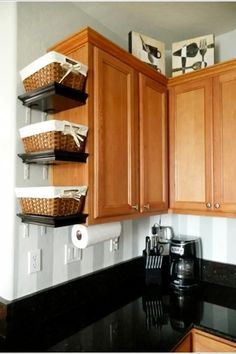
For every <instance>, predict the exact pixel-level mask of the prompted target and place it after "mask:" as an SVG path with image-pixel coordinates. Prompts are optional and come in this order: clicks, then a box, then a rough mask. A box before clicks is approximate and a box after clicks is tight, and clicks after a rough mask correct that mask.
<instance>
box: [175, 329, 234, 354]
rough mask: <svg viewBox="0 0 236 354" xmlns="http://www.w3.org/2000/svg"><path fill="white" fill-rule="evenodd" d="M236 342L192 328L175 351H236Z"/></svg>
mask: <svg viewBox="0 0 236 354" xmlns="http://www.w3.org/2000/svg"><path fill="white" fill-rule="evenodd" d="M235 351H236V343H235V342H232V341H230V340H227V339H224V338H222V337H219V336H215V335H213V334H210V333H207V332H205V331H202V330H198V329H195V328H194V329H192V330H191V331H190V332H189V333H188V334H187V335H186V336H185V338H183V340H181V341H180V343H179V344H178V345H177V346H176V347H175V348H174V352H189V353H195V352H198V353H202V352H214V353H217V352H235Z"/></svg>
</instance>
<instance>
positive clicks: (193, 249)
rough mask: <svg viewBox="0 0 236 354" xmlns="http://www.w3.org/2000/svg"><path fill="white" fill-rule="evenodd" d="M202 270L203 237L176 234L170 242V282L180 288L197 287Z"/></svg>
mask: <svg viewBox="0 0 236 354" xmlns="http://www.w3.org/2000/svg"><path fill="white" fill-rule="evenodd" d="M200 271H201V239H200V238H199V237H191V236H186V235H178V236H175V237H174V238H173V239H172V240H171V243H170V284H171V285H172V286H173V287H174V288H176V289H178V290H189V289H192V288H194V287H196V286H197V285H198V283H199V280H200Z"/></svg>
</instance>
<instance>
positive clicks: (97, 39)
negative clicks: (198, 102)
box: [48, 27, 168, 85]
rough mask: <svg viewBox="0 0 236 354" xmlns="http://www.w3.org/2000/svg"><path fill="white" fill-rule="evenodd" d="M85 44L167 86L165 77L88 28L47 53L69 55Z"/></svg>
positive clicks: (51, 48) (56, 45)
mask: <svg viewBox="0 0 236 354" xmlns="http://www.w3.org/2000/svg"><path fill="white" fill-rule="evenodd" d="M86 43H89V44H91V45H94V46H95V47H97V48H100V49H102V50H103V51H105V52H107V53H108V54H111V55H114V56H116V57H118V58H119V59H120V60H121V61H123V62H124V63H126V64H128V65H130V66H132V67H133V68H134V69H136V70H137V71H140V72H142V73H143V74H145V75H147V76H149V77H150V78H152V79H154V80H157V81H158V82H159V83H162V84H163V85H167V82H168V78H167V77H166V76H165V75H163V74H160V73H159V72H158V71H156V70H154V69H153V68H151V67H150V66H149V65H148V64H146V63H143V62H142V61H141V60H139V59H138V58H136V57H135V56H134V55H132V54H131V53H129V52H128V51H126V50H125V49H123V48H121V47H119V46H118V45H117V44H115V43H113V42H112V41H111V40H109V39H107V38H106V37H104V36H103V35H101V34H100V33H98V32H96V31H95V30H93V29H92V28H90V27H85V28H84V29H82V30H81V31H79V32H76V33H74V34H72V35H71V36H69V37H67V38H65V39H64V40H62V41H60V42H58V43H56V44H55V45H54V46H52V47H50V48H49V49H48V51H52V50H56V51H58V52H60V53H62V54H65V55H70V53H73V52H75V51H76V50H78V49H79V48H81V47H82V46H84V45H85V44H86Z"/></svg>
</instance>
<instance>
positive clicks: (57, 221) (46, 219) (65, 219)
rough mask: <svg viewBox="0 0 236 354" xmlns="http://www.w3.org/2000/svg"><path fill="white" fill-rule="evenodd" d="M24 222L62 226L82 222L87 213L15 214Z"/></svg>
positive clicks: (84, 220)
mask: <svg viewBox="0 0 236 354" xmlns="http://www.w3.org/2000/svg"><path fill="white" fill-rule="evenodd" d="M17 216H19V218H21V221H22V222H23V223H26V224H34V225H40V226H48V227H62V226H69V225H74V224H84V223H85V222H86V218H87V216H88V214H75V215H68V216H44V215H32V214H17Z"/></svg>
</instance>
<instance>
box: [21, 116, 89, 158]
mask: <svg viewBox="0 0 236 354" xmlns="http://www.w3.org/2000/svg"><path fill="white" fill-rule="evenodd" d="M87 132H88V128H87V127H86V126H84V125H81V124H75V123H70V122H67V121H58V120H50V121H46V122H40V123H36V124H31V125H27V126H26V127H23V128H21V129H20V135H21V138H22V142H23V145H24V149H25V152H26V153H31V152H39V151H46V150H61V151H68V152H83V151H84V150H85V144H86V137H87Z"/></svg>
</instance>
